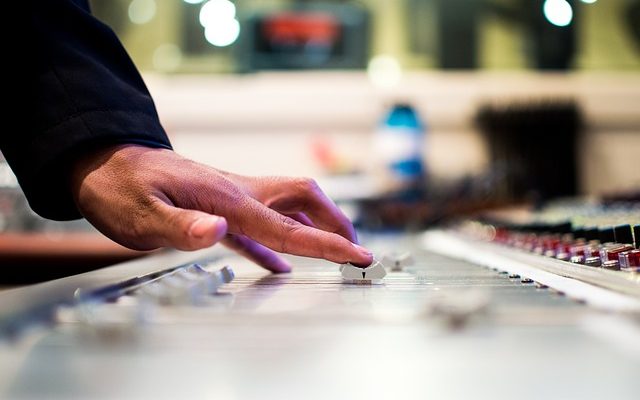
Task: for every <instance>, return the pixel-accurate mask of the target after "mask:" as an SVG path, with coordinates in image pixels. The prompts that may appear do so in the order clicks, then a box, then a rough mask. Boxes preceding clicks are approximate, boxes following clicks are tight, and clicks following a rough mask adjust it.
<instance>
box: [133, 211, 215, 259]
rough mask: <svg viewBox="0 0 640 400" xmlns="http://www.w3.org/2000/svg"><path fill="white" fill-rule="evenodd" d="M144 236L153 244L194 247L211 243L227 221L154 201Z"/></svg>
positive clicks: (184, 248)
mask: <svg viewBox="0 0 640 400" xmlns="http://www.w3.org/2000/svg"><path fill="white" fill-rule="evenodd" d="M147 220H148V221H147V222H146V225H147V227H146V229H145V230H146V232H145V231H143V232H142V233H141V236H145V237H146V238H147V240H148V241H149V242H153V243H152V245H154V246H155V247H157V246H163V247H174V248H176V249H179V250H197V249H203V248H207V247H210V246H212V245H213V244H214V243H217V242H219V241H220V240H221V239H222V238H223V237H224V236H225V234H226V233H227V221H226V220H225V219H224V218H222V217H219V216H217V215H211V214H207V213H205V212H202V211H196V210H186V209H182V208H177V207H173V206H171V205H168V204H166V203H163V202H158V205H157V207H156V210H155V212H154V213H152V214H151V215H149V216H148V217H147Z"/></svg>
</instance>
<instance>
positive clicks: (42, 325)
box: [0, 224, 640, 399]
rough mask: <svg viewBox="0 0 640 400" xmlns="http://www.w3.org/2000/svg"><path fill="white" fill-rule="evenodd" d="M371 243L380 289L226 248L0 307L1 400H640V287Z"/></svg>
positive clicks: (412, 240)
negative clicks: (281, 269) (267, 266)
mask: <svg viewBox="0 0 640 400" xmlns="http://www.w3.org/2000/svg"><path fill="white" fill-rule="evenodd" d="M474 226H475V227H476V228H478V231H481V230H482V231H485V230H486V227H485V226H484V225H483V226H482V228H480V227H481V225H479V224H476V225H474ZM363 242H364V243H365V244H366V245H367V246H369V247H370V248H371V249H372V250H374V252H375V254H376V255H379V256H380V259H381V260H382V261H381V263H380V266H381V267H382V266H383V265H384V268H386V272H385V273H386V276H384V277H383V278H382V280H381V282H379V284H375V283H376V282H371V284H368V283H367V282H352V281H349V280H345V279H344V278H343V276H342V274H341V271H340V268H339V267H338V266H336V265H334V264H331V263H328V262H324V261H318V260H310V259H303V258H297V257H291V258H290V260H291V262H292V263H293V265H294V266H295V268H294V271H293V272H292V273H289V274H278V275H274V274H269V273H267V272H265V271H263V270H261V269H259V268H258V267H256V266H255V265H253V264H251V263H250V262H248V261H246V260H244V259H242V258H239V257H237V256H234V255H231V254H230V253H227V252H225V251H223V250H221V249H220V248H218V247H214V248H213V249H211V250H207V251H204V252H198V253H178V252H173V253H168V254H164V255H160V256H153V257H149V258H147V259H144V260H138V261H134V262H131V263H126V264H122V265H118V266H114V267H109V268H106V269H104V270H99V271H94V272H89V273H87V274H83V275H79V276H76V277H70V278H64V279H61V280H59V281H54V282H49V283H45V284H39V285H34V286H31V287H26V288H22V289H15V290H11V291H6V292H3V293H0V324H1V325H0V326H2V328H3V331H2V332H3V333H2V336H3V339H2V340H1V341H0V372H1V373H0V397H2V398H8V399H11V398H118V399H128V398H191V399H193V398H221V399H253V398H256V399H257V398H259V399H270V398H278V399H282V398H305V399H316V398H318V399H320V398H323V399H326V398H349V399H359V398H362V399H376V398H403V399H405V398H407V399H412V398H416V399H418V398H420V399H424V398H448V399H456V398H459V399H468V398H480V399H482V398H486V399H489V398H491V399H495V398H520V399H534V398H543V397H544V398H581V399H600V398H602V397H603V396H607V397H610V398H615V399H635V398H637V394H638V392H639V391H640V383H638V380H637V372H638V370H639V368H640V320H639V319H638V315H639V314H638V313H640V297H638V296H636V295H635V294H634V292H633V290H631V288H627V289H628V290H627V291H614V290H605V289H602V288H601V287H596V286H593V285H591V284H588V283H585V282H583V281H580V280H577V279H568V278H566V277H562V276H560V275H557V274H553V273H549V272H548V271H547V269H548V267H547V266H545V265H543V266H542V267H541V268H538V267H537V264H536V262H537V261H536V260H545V261H551V262H553V263H562V264H567V265H572V264H571V263H568V262H566V261H560V260H557V259H555V258H549V257H542V256H539V255H537V254H533V253H524V252H522V251H521V250H513V249H510V248H505V247H504V246H503V245H502V244H495V243H487V242H482V241H477V240H473V241H470V240H468V239H464V238H462V236H460V234H459V233H452V232H445V231H432V232H427V233H425V234H421V235H418V236H409V235H369V236H367V235H363ZM482 246H494V247H495V248H500V249H503V250H505V251H507V252H512V253H513V254H517V255H520V256H522V255H525V256H528V257H531V258H532V259H534V261H535V262H523V261H522V259H519V258H518V257H517V256H513V257H512V256H511V255H504V254H507V253H504V254H503V255H500V254H498V253H497V252H495V251H493V247H491V249H490V251H487V248H485V247H482ZM437 253H441V254H447V256H444V255H441V254H437ZM509 254H511V253H509ZM467 256H469V258H470V259H473V260H472V261H471V262H470V261H465V260H459V259H460V258H465V257H467ZM503 256H504V257H503ZM501 257H502V258H501ZM456 258H458V259H456ZM226 266H228V267H227V268H226V269H225V267H226ZM487 267H489V268H487ZM231 268H233V272H235V276H234V274H233V273H232V271H231ZM579 268H581V269H587V270H588V271H590V270H595V268H589V267H585V266H584V265H580V266H579ZM599 269H601V268H599ZM343 270H344V268H343ZM601 272H604V273H612V274H624V275H625V276H627V275H633V274H631V273H626V272H624V273H623V272H620V271H610V270H602V271H601ZM377 276H378V275H376V277H377ZM365 280H366V279H365ZM547 287H549V288H547ZM576 300H578V301H576ZM585 303H586V304H585ZM601 309H606V310H607V312H602V311H600V310H601ZM611 311H614V312H611Z"/></svg>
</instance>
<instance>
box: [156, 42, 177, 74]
mask: <svg viewBox="0 0 640 400" xmlns="http://www.w3.org/2000/svg"><path fill="white" fill-rule="evenodd" d="M181 62H182V51H180V48H179V47H178V46H176V45H175V44H173V43H165V44H161V45H160V46H158V47H157V48H156V49H155V51H154V52H153V67H154V68H155V69H157V70H159V71H164V72H171V71H175V70H176V69H178V67H179V66H180V63H181Z"/></svg>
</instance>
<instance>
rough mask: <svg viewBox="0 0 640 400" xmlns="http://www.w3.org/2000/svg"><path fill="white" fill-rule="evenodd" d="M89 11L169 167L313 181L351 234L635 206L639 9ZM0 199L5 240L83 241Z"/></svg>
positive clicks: (17, 200) (638, 5)
mask: <svg viewBox="0 0 640 400" xmlns="http://www.w3.org/2000/svg"><path fill="white" fill-rule="evenodd" d="M91 4H92V7H93V11H94V13H95V15H96V16H97V17H98V18H100V19H101V20H103V21H104V22H105V23H107V24H108V25H110V26H111V27H112V28H113V29H114V30H115V32H116V33H117V34H118V36H119V37H120V39H121V40H122V42H123V44H124V46H125V47H126V48H127V50H128V51H129V53H130V55H131V57H132V58H133V60H134V62H135V63H136V65H137V66H138V68H140V69H141V70H142V72H143V75H144V78H145V81H146V82H147V84H148V86H149V89H150V91H151V93H152V95H153V97H154V99H155V101H156V105H157V107H158V111H159V114H160V118H161V120H162V122H163V124H164V126H165V128H166V129H167V131H168V133H169V135H170V138H171V140H172V143H173V144H174V147H175V149H176V150H177V151H178V152H180V153H182V154H183V155H185V156H188V157H191V158H194V159H196V160H198V161H201V162H204V163H207V164H210V165H213V166H215V167H217V168H221V169H226V170H231V171H234V172H237V173H243V174H251V175H270V174H279V175H295V176H300V175H301V176H311V177H314V178H317V179H318V180H319V181H320V183H321V185H322V187H323V188H324V189H325V190H326V191H327V192H328V193H329V194H330V195H331V196H332V197H333V198H335V199H336V200H337V201H338V202H340V204H341V205H342V206H343V207H344V208H345V210H346V211H347V212H349V213H350V215H351V217H352V218H353V219H354V221H356V223H357V224H358V226H360V227H361V228H363V229H364V228H367V229H385V228H389V227H394V228H400V229H407V228H408V227H411V228H423V227H425V226H429V225H430V224H433V223H437V222H438V221H440V220H442V219H443V218H446V217H450V216H451V215H455V214H458V213H461V212H470V211H473V210H476V209H480V208H487V207H496V206H503V205H508V204H513V203H519V202H532V203H537V202H541V201H544V200H546V199H550V198H557V197H565V196H600V197H603V196H604V197H617V198H637V197H638V189H639V188H640V162H639V160H640V157H639V153H640V112H639V111H640V73H639V72H640V0H391V1H389V0H363V1H326V0H325V1H316V0H313V1H286V0H262V1H254V0H235V1H229V0H93V1H91ZM0 190H1V191H2V192H0V194H2V197H1V198H0V200H1V201H0V206H1V207H2V208H1V209H0V231H4V232H5V233H6V234H9V233H15V232H21V233H24V232H27V233H28V232H46V233H47V239H46V240H49V239H51V238H52V237H56V235H58V234H59V232H68V231H77V230H81V231H82V230H86V229H89V228H87V227H86V224H84V223H82V222H80V223H78V222H76V223H53V222H48V221H44V220H41V219H39V218H38V217H37V216H35V215H33V213H31V212H30V211H29V209H28V207H26V203H25V201H24V199H23V198H22V197H21V194H20V192H19V190H18V189H17V188H16V184H15V179H14V178H13V177H12V174H11V172H10V170H8V168H7V167H6V166H3V165H0ZM2 243H5V245H4V246H5V247H10V248H16V247H15V245H13V244H11V245H9V244H7V243H10V242H8V241H6V240H5V241H3V242H2ZM12 246H13V247H12ZM0 247H1V246H0ZM54 247H55V246H54ZM32 249H33V246H32V247H29V248H28V249H27V252H29V251H32ZM0 250H2V249H0ZM119 251H121V250H119ZM0 253H1V251H0ZM118 254H119V256H122V257H129V256H131V254H133V253H130V252H124V251H123V250H122V252H121V253H118ZM16 259H19V258H16ZM111 261H112V260H111ZM12 262H15V261H12ZM83 265H85V266H86V262H84V264H83ZM96 265H97V264H96Z"/></svg>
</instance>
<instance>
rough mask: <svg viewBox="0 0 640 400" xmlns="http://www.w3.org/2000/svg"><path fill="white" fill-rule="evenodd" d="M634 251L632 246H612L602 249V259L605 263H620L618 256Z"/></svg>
mask: <svg viewBox="0 0 640 400" xmlns="http://www.w3.org/2000/svg"><path fill="white" fill-rule="evenodd" d="M629 250H633V246H631V245H630V244H610V245H606V246H602V248H600V259H601V260H602V262H603V263H605V262H607V261H618V254H620V253H622V252H625V251H629Z"/></svg>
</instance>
